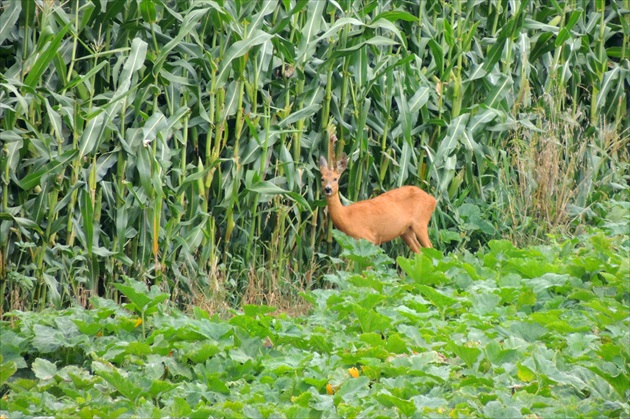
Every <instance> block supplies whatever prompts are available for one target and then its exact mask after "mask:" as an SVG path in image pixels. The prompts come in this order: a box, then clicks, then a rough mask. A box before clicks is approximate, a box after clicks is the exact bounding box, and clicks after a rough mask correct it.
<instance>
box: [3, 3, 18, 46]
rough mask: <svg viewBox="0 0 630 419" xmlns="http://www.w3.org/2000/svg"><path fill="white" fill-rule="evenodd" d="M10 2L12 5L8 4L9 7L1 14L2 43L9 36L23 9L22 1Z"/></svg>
mask: <svg viewBox="0 0 630 419" xmlns="http://www.w3.org/2000/svg"><path fill="white" fill-rule="evenodd" d="M10 4H11V7H9V4H7V5H6V7H7V9H5V10H4V12H3V13H2V14H1V15H0V45H2V44H3V43H4V41H5V40H6V39H7V38H8V37H9V34H10V33H11V30H12V29H13V27H14V26H15V22H17V20H18V18H19V17H20V12H21V11H22V3H20V2H17V1H15V2H12V3H10Z"/></svg>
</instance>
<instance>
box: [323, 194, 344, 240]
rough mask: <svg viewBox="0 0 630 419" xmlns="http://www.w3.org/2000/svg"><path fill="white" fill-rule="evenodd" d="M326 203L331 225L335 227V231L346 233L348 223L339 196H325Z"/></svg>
mask: <svg viewBox="0 0 630 419" xmlns="http://www.w3.org/2000/svg"><path fill="white" fill-rule="evenodd" d="M326 203H327V204H328V212H329V213H330V218H332V221H333V224H334V225H335V227H337V229H339V230H341V231H343V232H344V233H346V232H347V223H348V220H347V217H346V214H347V208H346V207H344V206H343V205H342V204H341V200H340V199H339V194H338V193H337V194H335V195H332V196H327V197H326ZM346 234H347V233H346Z"/></svg>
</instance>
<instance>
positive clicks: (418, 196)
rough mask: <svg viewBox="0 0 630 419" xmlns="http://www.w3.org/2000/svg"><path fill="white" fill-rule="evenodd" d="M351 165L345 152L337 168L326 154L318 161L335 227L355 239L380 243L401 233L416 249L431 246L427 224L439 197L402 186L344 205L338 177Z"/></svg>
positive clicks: (418, 251) (323, 187)
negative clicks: (327, 159)
mask: <svg viewBox="0 0 630 419" xmlns="http://www.w3.org/2000/svg"><path fill="white" fill-rule="evenodd" d="M347 165H348V158H347V156H346V155H345V154H344V155H342V156H341V158H340V159H339V160H338V161H337V162H336V164H335V168H334V170H331V169H329V168H328V163H327V161H326V159H325V158H324V157H322V158H321V159H320V161H319V169H320V172H321V174H322V189H323V191H324V194H325V196H326V202H327V204H328V211H329V213H330V217H331V218H332V221H333V224H334V225H335V227H336V228H338V229H339V230H341V231H343V232H344V233H346V234H347V235H348V236H351V237H354V238H356V239H366V240H368V241H370V242H372V243H374V244H381V243H385V242H388V241H390V240H393V239H395V238H396V237H401V238H402V239H403V240H404V241H405V243H406V244H407V245H408V246H409V247H410V248H411V250H412V251H414V252H415V253H420V246H422V247H432V246H431V242H430V241H429V234H428V224H429V220H430V218H431V214H433V210H434V209H435V205H436V201H435V198H433V197H432V196H431V195H429V194H428V193H426V192H425V191H423V190H422V189H420V188H418V187H416V186H403V187H401V188H398V189H394V190H391V191H389V192H385V193H384V194H382V195H379V196H377V197H376V198H372V199H368V200H365V201H359V202H356V203H354V204H351V205H348V206H343V205H342V204H341V200H340V199H339V177H340V176H341V173H342V172H343V171H344V170H345V168H346V167H347Z"/></svg>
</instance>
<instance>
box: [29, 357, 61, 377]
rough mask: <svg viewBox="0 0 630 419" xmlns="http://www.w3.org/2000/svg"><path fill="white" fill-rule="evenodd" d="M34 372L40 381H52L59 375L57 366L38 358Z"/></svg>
mask: <svg viewBox="0 0 630 419" xmlns="http://www.w3.org/2000/svg"><path fill="white" fill-rule="evenodd" d="M32 370H33V372H34V373H35V376H36V377H37V378H39V379H40V380H50V379H52V378H53V377H54V376H55V374H56V373H57V366H56V365H55V364H53V363H52V362H50V361H48V360H46V359H42V358H37V359H36V360H35V361H33V365H32Z"/></svg>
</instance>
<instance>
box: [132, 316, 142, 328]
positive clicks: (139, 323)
mask: <svg viewBox="0 0 630 419" xmlns="http://www.w3.org/2000/svg"><path fill="white" fill-rule="evenodd" d="M141 324H142V318H141V317H139V318H138V320H136V324H135V325H134V326H133V327H138V326H140V325H141Z"/></svg>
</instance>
